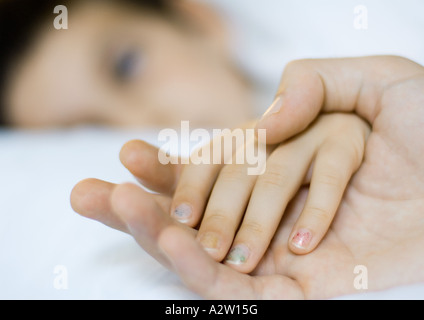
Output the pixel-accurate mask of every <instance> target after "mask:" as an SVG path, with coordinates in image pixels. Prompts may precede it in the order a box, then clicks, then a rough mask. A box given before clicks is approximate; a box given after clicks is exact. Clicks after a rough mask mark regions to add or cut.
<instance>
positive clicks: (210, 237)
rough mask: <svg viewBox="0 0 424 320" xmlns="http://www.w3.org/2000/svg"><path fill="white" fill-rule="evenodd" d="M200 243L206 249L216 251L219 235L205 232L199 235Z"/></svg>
mask: <svg viewBox="0 0 424 320" xmlns="http://www.w3.org/2000/svg"><path fill="white" fill-rule="evenodd" d="M200 243H201V245H202V246H203V248H204V249H205V250H206V251H217V250H218V248H219V237H218V236H217V234H216V233H213V232H206V233H204V234H202V235H201V236H200Z"/></svg>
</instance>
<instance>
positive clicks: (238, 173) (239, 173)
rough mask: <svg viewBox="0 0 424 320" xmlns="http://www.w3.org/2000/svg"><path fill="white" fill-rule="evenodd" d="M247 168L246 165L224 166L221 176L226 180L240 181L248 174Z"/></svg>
mask: <svg viewBox="0 0 424 320" xmlns="http://www.w3.org/2000/svg"><path fill="white" fill-rule="evenodd" d="M246 172H247V171H246V168H245V166H244V165H240V164H231V165H226V166H224V168H222V170H221V172H220V174H219V178H220V179H223V180H225V181H238V180H239V179H240V178H242V177H244V176H246Z"/></svg>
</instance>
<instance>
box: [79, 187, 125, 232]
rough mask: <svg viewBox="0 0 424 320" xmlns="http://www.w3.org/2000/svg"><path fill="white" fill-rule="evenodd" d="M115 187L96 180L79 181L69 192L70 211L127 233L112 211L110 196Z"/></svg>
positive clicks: (122, 223)
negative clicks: (72, 210)
mask: <svg viewBox="0 0 424 320" xmlns="http://www.w3.org/2000/svg"><path fill="white" fill-rule="evenodd" d="M115 187H116V185H115V184H113V183H109V182H106V181H102V180H98V179H85V180H82V181H80V182H79V183H77V184H76V185H75V187H74V188H73V189H72V192H71V206H72V209H74V211H75V212H77V213H79V214H80V215H82V216H84V217H87V218H89V219H94V220H97V221H100V222H102V223H104V224H106V225H108V226H110V227H112V228H114V229H118V230H120V231H123V232H128V229H127V226H126V224H125V223H124V222H123V221H122V220H121V219H120V218H119V216H117V215H116V214H114V212H113V210H112V206H111V203H110V196H111V195H112V192H113V190H114V189H115Z"/></svg>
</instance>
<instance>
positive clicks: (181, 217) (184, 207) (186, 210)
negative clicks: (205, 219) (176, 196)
mask: <svg viewBox="0 0 424 320" xmlns="http://www.w3.org/2000/svg"><path fill="white" fill-rule="evenodd" d="M191 213H192V209H191V206H190V205H188V204H186V203H183V204H180V205H179V206H177V207H176V208H175V210H174V217H175V219H177V220H178V221H179V222H182V223H185V222H188V220H189V219H190V217H191Z"/></svg>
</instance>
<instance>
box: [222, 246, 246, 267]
mask: <svg viewBox="0 0 424 320" xmlns="http://www.w3.org/2000/svg"><path fill="white" fill-rule="evenodd" d="M248 258H249V248H248V247H247V246H245V245H243V244H238V245H236V246H235V247H233V248H232V249H231V250H230V253H229V254H228V256H227V258H226V260H225V261H226V262H228V263H231V264H243V263H245V262H246V261H247V259H248Z"/></svg>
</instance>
